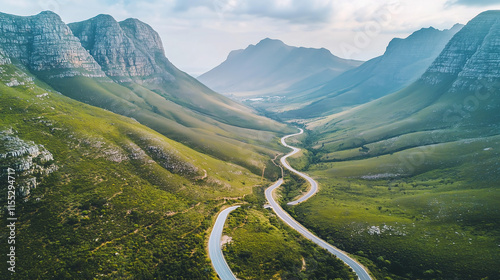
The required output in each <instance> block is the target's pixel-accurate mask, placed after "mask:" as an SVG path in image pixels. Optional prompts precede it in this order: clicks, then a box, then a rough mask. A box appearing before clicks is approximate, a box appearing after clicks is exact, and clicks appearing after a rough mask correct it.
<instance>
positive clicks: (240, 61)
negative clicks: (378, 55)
mask: <svg viewBox="0 0 500 280" xmlns="http://www.w3.org/2000/svg"><path fill="white" fill-rule="evenodd" d="M360 64H361V62H360V61H355V60H346V59H342V58H339V57H336V56H334V55H332V53H331V52H330V51H328V50H326V49H312V48H303V47H301V48H298V47H291V46H288V45H286V44H284V43H283V42H282V41H280V40H273V39H269V38H266V39H264V40H262V41H260V42H259V43H258V44H257V45H250V46H248V47H247V48H246V49H244V50H236V51H232V52H231V53H230V54H229V55H228V57H227V59H226V60H225V61H224V62H223V63H221V64H220V65H219V66H217V67H215V68H214V69H212V70H210V71H208V72H207V73H205V74H203V75H201V76H200V77H198V79H199V80H200V81H201V82H203V83H205V84H206V85H208V86H209V87H210V88H212V89H214V90H216V91H218V92H221V93H223V94H226V95H234V96H235V97H248V96H263V95H278V94H281V95H283V94H287V95H288V94H290V93H291V92H292V91H293V92H295V91H297V88H298V86H299V85H300V83H301V82H302V81H304V80H307V79H308V78H311V77H317V78H316V79H315V81H314V82H310V83H308V84H307V88H314V87H316V86H318V85H320V84H321V83H322V82H324V81H326V77H329V78H332V77H335V76H338V75H339V74H341V73H343V72H345V71H347V70H350V69H353V68H355V67H357V66H359V65H360ZM320 77H321V78H320Z"/></svg>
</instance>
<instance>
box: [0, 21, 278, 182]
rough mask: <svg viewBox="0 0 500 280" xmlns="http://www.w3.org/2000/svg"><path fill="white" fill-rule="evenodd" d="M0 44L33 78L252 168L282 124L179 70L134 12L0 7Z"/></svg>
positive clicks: (257, 167) (261, 161)
mask: <svg viewBox="0 0 500 280" xmlns="http://www.w3.org/2000/svg"><path fill="white" fill-rule="evenodd" d="M0 49H2V50H3V52H4V54H5V56H6V57H8V58H9V59H11V60H12V62H13V63H14V64H15V65H16V66H18V67H20V68H22V69H23V70H24V71H25V72H27V73H28V72H29V74H31V75H32V77H34V78H35V82H37V83H43V84H46V85H48V86H50V87H51V88H53V89H54V90H56V91H58V92H60V93H62V94H64V95H66V96H68V97H71V98H73V99H75V100H78V101H81V102H84V103H87V104H90V105H94V106H97V107H101V108H104V109H107V110H110V111H112V112H115V113H118V114H121V115H124V116H128V117H131V118H134V119H136V120H137V121H139V122H140V123H142V124H145V125H147V126H148V127H150V128H152V129H154V130H156V131H158V132H160V133H162V134H163V135H166V136H167V137H169V138H171V139H173V140H176V141H178V142H182V143H184V144H186V145H188V146H189V147H191V148H194V149H196V150H198V151H200V152H202V153H206V154H209V155H211V156H214V157H217V158H219V159H223V160H226V161H231V162H234V163H237V164H240V165H244V166H246V167H248V168H250V169H252V170H253V171H254V172H256V173H261V172H262V169H263V168H264V166H265V165H266V164H269V165H272V163H270V162H268V158H269V157H270V156H272V155H273V154H274V150H276V149H280V147H279V144H278V143H277V142H274V141H270V139H272V138H273V137H275V135H276V133H281V132H284V131H286V130H287V128H286V127H285V126H284V125H282V124H279V123H277V122H274V121H271V120H269V119H266V118H264V117H260V116H258V115H256V114H255V112H254V111H253V110H251V109H249V108H247V107H245V106H242V105H240V104H238V103H236V102H234V101H232V100H230V99H228V98H227V97H224V96H222V95H220V94H217V93H215V92H213V91H212V90H210V89H209V88H207V87H206V86H204V85H203V84H201V83H200V82H198V81H197V80H196V79H194V78H193V77H191V76H189V75H187V74H186V73H184V72H182V71H180V70H178V69H177V68H176V67H175V66H174V65H172V64H171V63H170V62H169V60H168V59H167V58H166V57H165V54H164V50H163V46H162V43H161V39H160V37H159V36H158V34H157V33H156V32H155V31H154V30H153V29H152V28H151V27H150V26H149V25H147V24H145V23H143V22H140V21H139V20H136V19H127V20H125V21H122V22H120V23H118V22H116V21H115V20H114V19H113V18H112V17H111V16H106V15H99V16H97V17H95V18H92V19H90V20H87V21H83V22H79V23H74V24H70V25H69V26H68V25H66V24H65V23H64V22H62V21H61V19H60V17H59V16H58V15H57V14H55V13H52V12H42V13H40V14H38V15H35V16H29V17H20V16H12V15H7V14H0ZM249 139H250V140H249ZM249 155H250V156H249ZM271 169H272V167H270V169H268V170H271Z"/></svg>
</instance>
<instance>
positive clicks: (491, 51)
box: [423, 11, 500, 91]
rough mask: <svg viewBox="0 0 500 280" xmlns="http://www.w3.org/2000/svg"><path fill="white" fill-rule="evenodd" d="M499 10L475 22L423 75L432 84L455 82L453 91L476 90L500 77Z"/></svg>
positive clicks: (458, 35)
mask: <svg viewBox="0 0 500 280" xmlns="http://www.w3.org/2000/svg"><path fill="white" fill-rule="evenodd" d="M499 65H500V11H487V12H484V13H481V14H480V15H478V16H477V17H475V18H474V19H472V20H471V21H470V22H469V23H468V24H467V25H466V26H465V27H464V28H462V30H461V31H460V32H458V33H457V34H456V35H455V36H454V37H453V38H452V39H451V41H450V42H449V43H448V45H447V46H446V48H445V49H444V50H443V52H442V53H441V54H440V55H439V56H438V58H437V59H436V60H435V61H434V63H433V64H432V65H431V67H430V68H429V69H428V70H427V72H426V73H425V74H424V75H423V80H424V81H425V82H426V83H428V84H431V85H435V84H439V83H441V82H443V81H444V80H445V79H448V78H453V79H455V81H454V82H453V85H452V90H453V91H457V90H477V89H480V88H481V87H483V86H484V85H485V83H489V82H493V81H494V80H496V79H498V78H500V67H499Z"/></svg>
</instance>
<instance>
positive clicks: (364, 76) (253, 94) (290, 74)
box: [199, 24, 463, 119]
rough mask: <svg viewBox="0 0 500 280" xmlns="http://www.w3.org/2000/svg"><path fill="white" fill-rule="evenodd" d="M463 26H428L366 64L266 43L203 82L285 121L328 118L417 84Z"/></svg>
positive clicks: (225, 64) (237, 54)
mask: <svg viewBox="0 0 500 280" xmlns="http://www.w3.org/2000/svg"><path fill="white" fill-rule="evenodd" d="M462 27H463V25H460V24H457V25H455V26H453V28H451V29H449V30H443V31H440V30H437V29H435V28H432V27H430V28H423V29H421V30H418V31H416V32H414V33H413V34H411V35H410V36H408V37H407V38H405V39H399V38H395V39H393V40H392V41H391V42H390V43H389V45H388V47H387V50H386V52H385V53H384V54H383V55H382V56H379V57H376V58H374V59H371V60H369V61H367V62H365V63H361V62H359V61H352V60H345V59H341V58H338V57H336V56H334V55H332V54H331V53H330V52H329V51H327V50H325V49H320V50H318V49H307V48H294V47H290V46H287V45H285V44H283V43H282V42H281V41H278V40H270V39H265V40H263V41H261V42H260V43H259V44H257V45H255V46H254V45H251V46H249V47H248V48H247V49H245V50H238V51H233V52H231V54H230V55H229V56H228V58H227V59H226V61H224V62H223V63H222V64H221V65H219V66H217V67H216V68H214V69H212V70H210V71H209V72H207V73H205V74H203V75H201V76H200V77H199V80H200V81H202V82H204V83H205V84H207V85H208V86H210V87H212V88H213V89H214V90H216V91H219V92H221V93H223V94H226V95H228V96H231V97H232V98H234V99H237V100H243V101H246V102H247V103H249V104H251V105H252V106H254V107H256V108H259V109H264V110H266V111H268V112H272V114H273V115H275V116H276V117H279V118H282V119H295V118H313V117H318V116H324V115H328V114H331V113H335V112H340V111H342V110H344V109H346V108H350V107H352V106H355V105H359V104H363V103H366V102H368V101H371V100H374V99H377V98H379V97H382V96H384V95H387V94H389V93H392V92H395V91H397V90H400V89H402V88H404V87H405V86H407V85H409V84H411V83H412V82H414V81H416V80H417V79H418V78H419V77H420V76H421V75H422V74H423V73H424V72H425V70H426V69H427V68H428V67H429V66H430V65H431V63H432V62H433V61H434V59H436V57H437V56H438V55H439V53H440V52H441V51H442V50H443V48H444V47H445V45H446V43H448V41H449V40H450V39H451V38H452V37H453V35H455V33H456V32H458V31H459V30H460V29H461V28H462Z"/></svg>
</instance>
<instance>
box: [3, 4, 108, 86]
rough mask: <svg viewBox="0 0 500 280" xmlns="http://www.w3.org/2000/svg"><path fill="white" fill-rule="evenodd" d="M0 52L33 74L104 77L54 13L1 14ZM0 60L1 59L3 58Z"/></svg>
mask: <svg viewBox="0 0 500 280" xmlns="http://www.w3.org/2000/svg"><path fill="white" fill-rule="evenodd" d="M0 48H1V49H2V50H3V52H4V54H5V56H6V57H9V58H11V59H17V60H19V62H20V63H21V64H23V65H25V66H26V67H28V68H29V69H30V70H32V71H37V72H40V71H47V72H48V77H49V78H51V77H71V76H77V75H82V76H87V77H105V74H104V72H103V71H102V70H101V67H100V66H99V64H97V62H96V61H95V60H94V58H93V57H92V56H91V55H90V54H89V53H88V52H87V51H86V50H85V48H83V47H82V45H81V44H80V41H79V39H78V38H77V37H75V36H73V33H72V32H71V29H70V28H69V27H68V26H67V25H66V24H64V22H62V20H61V18H60V17H59V16H58V15H57V14H55V13H53V12H49V11H46V12H42V13H40V14H38V15H35V16H28V17H21V16H13V15H8V14H3V13H0ZM0 60H1V58H0Z"/></svg>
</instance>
